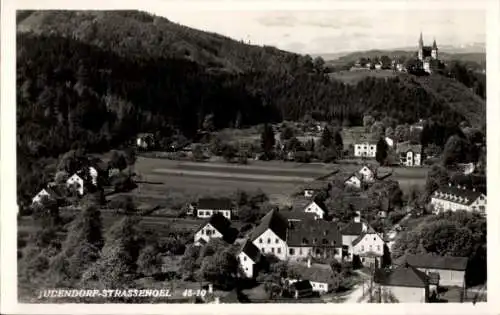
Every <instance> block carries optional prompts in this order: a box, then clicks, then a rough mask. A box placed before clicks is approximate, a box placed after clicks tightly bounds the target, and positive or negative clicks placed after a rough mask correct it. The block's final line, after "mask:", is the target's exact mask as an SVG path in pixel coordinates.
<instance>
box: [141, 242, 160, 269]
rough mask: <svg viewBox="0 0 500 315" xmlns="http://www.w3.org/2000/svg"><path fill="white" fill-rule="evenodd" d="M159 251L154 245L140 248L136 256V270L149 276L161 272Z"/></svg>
mask: <svg viewBox="0 0 500 315" xmlns="http://www.w3.org/2000/svg"><path fill="white" fill-rule="evenodd" d="M161 265H162V261H161V256H160V251H159V249H158V247H157V246H155V245H148V246H146V247H145V248H144V249H142V250H141V252H140V254H139V257H138V258H137V271H138V272H140V273H142V274H143V275H146V276H150V275H155V274H157V273H159V272H161V268H160V267H161Z"/></svg>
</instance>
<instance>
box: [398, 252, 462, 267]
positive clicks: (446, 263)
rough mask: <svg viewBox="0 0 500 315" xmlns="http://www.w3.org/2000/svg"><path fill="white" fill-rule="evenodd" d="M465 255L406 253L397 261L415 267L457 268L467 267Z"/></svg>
mask: <svg viewBox="0 0 500 315" xmlns="http://www.w3.org/2000/svg"><path fill="white" fill-rule="evenodd" d="M467 261H468V259H467V257H450V256H437V255H431V254H420V255H415V254H407V255H405V256H403V257H402V258H401V259H400V260H399V262H400V264H404V263H405V262H407V263H408V264H410V265H412V266H414V267H416V268H426V269H441V270H459V271H463V270H465V269H466V268H467Z"/></svg>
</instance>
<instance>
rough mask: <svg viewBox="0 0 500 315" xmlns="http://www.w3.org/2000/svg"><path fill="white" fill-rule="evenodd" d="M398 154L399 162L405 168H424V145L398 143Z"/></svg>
mask: <svg viewBox="0 0 500 315" xmlns="http://www.w3.org/2000/svg"><path fill="white" fill-rule="evenodd" d="M396 154H397V155H398V156H399V162H400V164H401V165H404V166H409V167H410V166H422V145H420V144H410V143H409V142H401V143H398V145H397V147H396Z"/></svg>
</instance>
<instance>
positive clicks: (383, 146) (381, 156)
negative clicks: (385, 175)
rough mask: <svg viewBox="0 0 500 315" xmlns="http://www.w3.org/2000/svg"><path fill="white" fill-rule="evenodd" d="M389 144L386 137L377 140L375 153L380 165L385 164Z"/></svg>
mask: <svg viewBox="0 0 500 315" xmlns="http://www.w3.org/2000/svg"><path fill="white" fill-rule="evenodd" d="M388 150H389V146H388V145H387V142H386V141H385V139H384V138H380V139H379V140H378V142H377V152H376V153H375V159H376V160H377V162H378V163H379V164H380V165H384V164H385V162H386V159H387V151H388Z"/></svg>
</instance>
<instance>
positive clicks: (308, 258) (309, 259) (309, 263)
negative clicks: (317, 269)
mask: <svg viewBox="0 0 500 315" xmlns="http://www.w3.org/2000/svg"><path fill="white" fill-rule="evenodd" d="M307 268H311V257H307Z"/></svg>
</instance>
